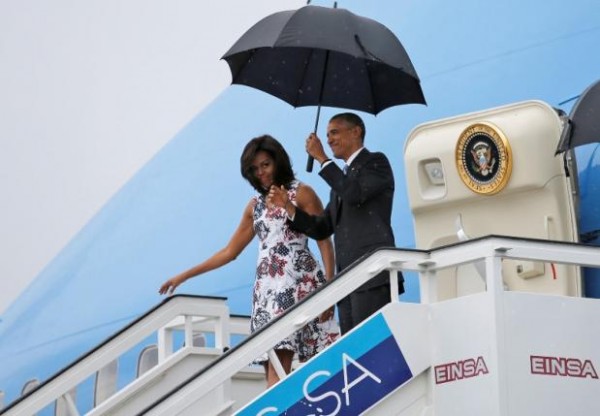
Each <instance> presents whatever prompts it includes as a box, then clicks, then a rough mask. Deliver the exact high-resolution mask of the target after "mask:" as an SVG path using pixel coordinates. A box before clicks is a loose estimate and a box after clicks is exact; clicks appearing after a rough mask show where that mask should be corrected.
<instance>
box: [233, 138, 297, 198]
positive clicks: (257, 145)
mask: <svg viewBox="0 0 600 416" xmlns="http://www.w3.org/2000/svg"><path fill="white" fill-rule="evenodd" d="M260 151H264V152H267V153H268V154H269V156H271V157H272V158H273V163H274V168H275V169H274V175H273V182H274V184H275V185H277V186H281V185H283V186H284V187H285V188H286V189H289V188H290V184H291V182H292V181H293V180H294V179H295V176H294V171H293V170H292V163H291V162H290V157H289V156H288V154H287V152H286V151H285V149H284V148H283V146H282V145H281V143H279V142H278V141H277V140H275V139H274V138H273V137H271V136H269V135H268V134H264V135H262V136H259V137H255V138H254V139H252V140H250V141H249V142H248V144H246V147H244V151H243V152H242V156H241V158H240V165H241V172H242V176H243V177H244V178H245V179H246V180H247V181H248V182H250V185H252V187H253V188H254V189H256V190H257V191H258V192H259V193H261V194H262V195H265V194H267V192H269V190H268V189H264V188H263V187H262V185H261V184H260V181H259V180H258V178H257V177H256V176H255V175H254V170H253V169H252V163H253V162H254V158H255V157H256V155H257V154H258V152H260Z"/></svg>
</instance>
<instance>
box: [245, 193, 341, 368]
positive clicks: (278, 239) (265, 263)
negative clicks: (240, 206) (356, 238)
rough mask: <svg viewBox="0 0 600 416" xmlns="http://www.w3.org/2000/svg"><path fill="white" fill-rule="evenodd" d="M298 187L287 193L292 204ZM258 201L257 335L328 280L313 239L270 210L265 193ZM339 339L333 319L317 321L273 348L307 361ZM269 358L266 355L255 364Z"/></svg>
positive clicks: (280, 213)
mask: <svg viewBox="0 0 600 416" xmlns="http://www.w3.org/2000/svg"><path fill="white" fill-rule="evenodd" d="M298 185H299V182H298V181H294V182H292V184H291V186H290V189H289V190H288V197H289V199H290V201H292V202H295V201H296V192H297V189H298ZM253 200H254V203H255V205H254V232H255V234H256V235H257V236H258V239H259V252H258V261H257V266H256V278H255V281H254V291H253V300H252V316H251V321H250V331H251V332H252V333H254V332H255V331H257V330H258V329H260V328H262V327H263V326H264V325H265V324H267V323H268V322H270V321H271V320H272V319H273V318H275V317H277V316H279V315H281V314H282V313H283V312H284V311H285V310H286V309H288V308H289V307H291V306H293V305H294V304H295V303H296V302H298V301H300V300H302V299H303V298H304V297H305V296H306V295H308V294H309V293H311V292H312V291H314V290H315V289H317V288H318V287H320V286H321V285H323V284H324V283H325V282H326V279H325V274H324V272H323V269H322V268H321V265H320V264H319V262H318V261H317V260H316V258H315V256H314V255H313V253H312V252H311V251H310V250H309V248H308V237H307V236H306V235H304V234H302V233H299V232H296V231H294V230H292V229H291V228H290V227H289V226H288V223H287V214H286V212H285V210H284V209H283V208H278V207H276V208H268V207H267V205H266V201H265V197H264V196H263V195H255V196H254V197H253ZM338 337H339V327H338V325H337V322H336V321H335V320H334V319H333V318H332V319H330V320H328V321H326V322H319V318H318V317H316V318H315V319H314V320H313V321H311V322H309V323H308V324H307V325H306V326H305V327H304V328H302V329H300V330H298V331H297V332H295V333H294V334H292V335H291V336H289V337H288V338H286V339H284V340H282V341H281V342H279V343H278V344H277V345H276V346H275V347H274V348H275V349H276V350H278V349H286V350H291V351H294V352H295V353H297V354H298V359H299V361H301V362H303V361H306V360H308V359H309V358H311V357H312V356H313V355H315V354H316V353H317V352H319V351H321V350H322V349H324V348H325V347H326V346H328V345H329V344H331V343H332V342H333V341H335V340H336V339H337V338H338ZM266 359H267V358H266V355H264V356H263V357H261V358H258V359H257V360H256V362H262V361H266Z"/></svg>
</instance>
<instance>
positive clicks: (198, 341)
mask: <svg viewBox="0 0 600 416" xmlns="http://www.w3.org/2000/svg"><path fill="white" fill-rule="evenodd" d="M183 346H184V347H185V342H184V343H183ZM192 346H194V347H206V337H205V336H204V334H203V333H201V332H199V333H196V334H194V335H193V336H192Z"/></svg>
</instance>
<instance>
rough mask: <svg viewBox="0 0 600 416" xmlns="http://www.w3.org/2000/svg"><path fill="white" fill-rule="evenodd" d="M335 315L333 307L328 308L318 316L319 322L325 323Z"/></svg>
mask: <svg viewBox="0 0 600 416" xmlns="http://www.w3.org/2000/svg"><path fill="white" fill-rule="evenodd" d="M334 313H335V311H334V307H333V306H332V307H330V308H329V309H327V310H325V311H324V312H323V313H322V314H321V315H320V316H319V322H321V323H323V322H327V321H329V320H330V319H333V314H334Z"/></svg>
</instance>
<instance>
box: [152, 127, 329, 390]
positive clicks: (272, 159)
mask: <svg viewBox="0 0 600 416" xmlns="http://www.w3.org/2000/svg"><path fill="white" fill-rule="evenodd" d="M241 171H242V176H243V177H244V178H245V179H247V180H248V182H250V184H251V185H252V186H253V187H254V188H255V189H256V190H257V192H258V194H257V195H256V196H254V197H253V198H252V199H251V200H250V202H249V203H248V204H247V205H246V208H245V210H244V214H243V216H242V220H241V222H240V225H239V226H238V228H237V230H236V231H235V232H234V234H233V236H232V237H231V239H230V241H229V243H228V244H227V245H226V246H225V247H224V248H222V249H221V250H219V251H217V252H216V253H215V254H213V255H212V256H211V257H209V258H208V259H207V260H205V261H204V262H202V263H200V264H198V265H197V266H194V267H192V268H191V269H189V270H186V271H185V272H183V273H180V274H178V275H176V276H174V277H173V278H171V279H169V280H167V281H166V282H165V283H164V284H163V285H162V286H161V287H160V289H159V292H160V293H161V294H165V293H173V291H174V290H175V288H176V287H177V286H179V285H180V284H181V283H183V282H184V281H186V280H187V279H189V278H191V277H194V276H197V275H199V274H202V273H205V272H207V271H209V270H213V269H216V268H218V267H221V266H223V265H224V264H227V263H229V262H230V261H232V260H234V259H235V258H236V257H237V256H238V255H239V254H240V253H241V252H242V250H243V249H244V248H246V246H248V244H249V243H250V241H252V239H253V238H254V236H255V235H257V236H258V240H259V250H258V252H259V254H258V261H257V267H256V275H255V282H254V291H253V300H252V317H251V324H250V325H251V328H250V329H251V332H255V331H257V330H259V329H260V328H262V327H263V326H264V325H265V324H267V323H268V322H270V321H271V320H272V319H273V318H275V317H277V316H279V315H281V314H282V313H283V312H285V310H287V309H288V308H290V307H291V306H293V305H294V304H296V303H297V302H298V301H300V300H302V299H303V298H304V297H305V296H306V295H308V294H309V293H311V292H312V291H314V290H315V289H317V288H318V287H320V286H321V285H323V284H324V283H325V282H326V281H327V279H331V278H332V277H333V274H334V259H333V246H332V244H331V240H330V239H326V240H321V241H318V242H317V245H318V247H319V251H320V252H321V257H322V258H323V263H324V266H325V269H324V270H323V269H322V268H321V266H320V264H319V262H318V261H317V259H316V258H315V257H314V255H313V254H312V252H311V251H310V250H309V248H308V238H307V237H306V235H304V234H302V233H298V232H296V231H294V230H292V229H290V228H289V226H288V221H287V214H286V211H285V209H283V208H278V207H275V206H267V204H266V200H265V198H266V196H267V194H268V191H269V188H270V187H271V186H277V187H281V186H283V187H284V188H285V189H286V190H287V192H288V198H289V201H290V203H293V204H295V205H297V206H299V207H300V208H302V209H303V210H305V211H308V212H310V213H313V214H319V213H321V212H322V211H323V205H322V203H321V201H320V200H319V198H318V196H317V195H316V193H315V192H314V191H313V189H312V188H310V187H309V186H307V185H305V184H302V183H300V182H298V181H297V180H296V179H295V177H294V173H293V171H292V166H291V163H290V159H289V156H288V155H287V153H286V151H285V149H284V148H283V146H282V145H281V144H280V143H279V142H278V141H277V140H275V139H274V138H273V137H271V136H268V135H264V136H260V137H257V138H255V139H252V140H251V141H250V142H249V143H248V144H247V145H246V147H245V148H244V151H243V153H242V157H241ZM338 331H339V329H338V326H337V323H336V322H335V321H334V319H333V307H332V308H330V309H328V310H327V311H325V312H324V313H323V314H321V316H319V317H317V318H315V319H314V320H313V321H311V322H309V323H308V324H307V325H306V326H305V327H304V328H302V329H300V330H298V331H297V332H296V333H294V334H292V335H291V336H289V337H287V338H286V339H284V340H282V341H281V342H279V343H278V344H277V345H276V346H275V347H274V349H275V352H276V354H277V357H278V358H279V361H280V362H281V365H282V366H283V368H284V370H285V371H286V372H288V373H289V371H290V370H291V366H292V360H293V357H294V354H297V355H298V359H299V360H300V361H305V360H307V359H309V358H310V357H312V356H313V355H315V354H316V353H317V352H319V351H321V350H322V349H323V348H325V347H326V346H327V345H329V344H330V343H332V342H333V341H334V340H335V339H337V337H338V336H339V335H338V334H339V332H338ZM258 361H262V362H264V364H265V370H266V374H267V384H268V386H271V385H273V384H275V383H276V382H277V381H278V380H279V377H278V376H277V374H276V373H275V370H274V367H273V366H272V364H271V363H270V362H268V361H267V360H266V357H264V358H260V359H259V360H258Z"/></svg>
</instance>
